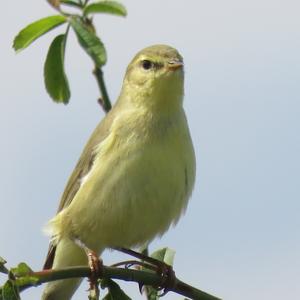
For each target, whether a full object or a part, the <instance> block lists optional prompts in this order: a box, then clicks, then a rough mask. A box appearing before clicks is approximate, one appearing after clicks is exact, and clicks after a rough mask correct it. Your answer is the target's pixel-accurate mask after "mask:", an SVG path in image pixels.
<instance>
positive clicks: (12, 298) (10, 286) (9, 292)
mask: <svg viewBox="0 0 300 300" xmlns="http://www.w3.org/2000/svg"><path fill="white" fill-rule="evenodd" d="M2 299H3V300H20V299H21V298H20V295H19V290H18V287H17V286H16V285H15V284H14V282H13V281H12V280H8V281H6V283H5V284H4V286H3V287H2Z"/></svg>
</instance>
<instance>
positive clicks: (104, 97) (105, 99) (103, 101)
mask: <svg viewBox="0 0 300 300" xmlns="http://www.w3.org/2000/svg"><path fill="white" fill-rule="evenodd" d="M93 74H94V75H95V77H96V80H97V83H98V86H99V89H100V92H101V98H99V100H98V102H99V104H100V105H101V106H102V108H103V110H104V111H105V112H106V113H107V112H109V111H110V109H111V102H110V100H109V96H108V93H107V90H106V86H105V82H104V78H103V71H102V69H101V68H99V67H97V66H95V68H94V70H93Z"/></svg>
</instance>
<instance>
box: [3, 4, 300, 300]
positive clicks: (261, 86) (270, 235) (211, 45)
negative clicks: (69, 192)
mask: <svg viewBox="0 0 300 300" xmlns="http://www.w3.org/2000/svg"><path fill="white" fill-rule="evenodd" d="M18 2H20V3H18ZM123 3H124V4H125V5H126V6H127V8H128V12H129V14H128V17H127V18H126V19H122V18H118V17H113V16H97V17H96V25H97V29H98V32H99V33H100V35H101V37H102V39H103V41H104V43H105V44H106V46H107V49H108V64H107V66H106V67H105V69H104V71H105V77H106V80H107V85H108V88H109V92H110V95H111V97H112V98H113V99H115V98H116V97H117V95H118V92H119V90H120V85H121V82H122V77H123V74H124V71H125V68H126V65H127V63H128V62H129V60H130V59H131V58H132V56H133V55H134V54H135V53H136V52H137V51H138V50H140V49H141V48H143V47H145V46H148V45H151V44H156V43H165V44H170V45H173V46H175V47H176V48H178V49H179V50H180V52H181V53H182V55H183V56H184V58H185V67H186V97H185V108H186V111H187V115H188V119H189V124H190V128H191V132H192V136H193V140H194V144H195V148H196V153H197V161H198V167H197V183H196V187H195V191H194V194H193V197H192V200H191V202H190V205H189V208H188V210H187V213H186V215H185V217H184V218H182V219H181V221H180V223H179V224H178V226H177V227H176V228H175V229H172V230H170V231H169V232H168V233H167V234H166V235H165V236H164V237H163V238H162V239H161V240H157V241H155V242H154V244H153V246H152V248H157V247H162V246H166V245H168V246H170V247H171V248H174V249H176V251H177V253H176V259H175V270H176V273H177V275H178V277H180V278H181V279H184V280H185V281H187V282H189V283H190V284H193V285H195V286H197V287H199V288H201V289H203V290H205V291H207V292H211V293H213V294H215V295H217V296H220V297H222V298H224V299H227V300H229V299H230V300H241V299H243V300H250V299H251V300H253V299H256V300H266V299H272V300H279V299H280V300H281V299H299V298H300V285H299V280H300V257H299V256H300V255H299V253H300V236H299V228H300V203H299V200H300V197H299V196H300V191H299V190H300V158H299V154H300V134H299V131H300V121H299V116H300V55H299V53H300V18H299V11H300V2H299V1H298V0H272V1H271V0H252V1H241V0H228V1H223V0H215V1H204V0H199V1H192V0H187V1H174V0H165V1H160V0H152V1H133V0H127V1H123ZM1 7H2V12H4V13H3V15H2V17H1V21H0V22H1V26H0V37H1V48H0V62H1V68H0V76H1V78H0V79H1V81H0V82H1V89H0V94H1V95H0V101H1V110H0V136H1V147H0V164H1V172H0V207H1V223H0V224H1V226H0V237H1V240H0V256H3V257H4V258H6V259H7V260H8V263H9V266H14V265H16V264H17V263H18V262H20V261H26V262H27V263H28V264H29V265H30V266H32V268H33V269H36V270H38V269H40V267H41V265H42V263H43V260H44V257H45V254H46V251H47V244H48V240H47V237H45V236H44V235H43V233H42V227H43V225H44V224H45V223H46V222H47V220H48V219H49V218H50V217H51V216H53V214H54V213H55V211H56V208H57V205H58V201H59V197H60V194H61V192H62V190H63V188H64V185H65V182H66V180H67V177H68V175H69V174H70V172H71V170H72V169H73V167H74V164H75V162H76V160H77V158H78V157H79V154H80V152H81V149H82V147H83V145H84V143H85V141H86V140H87V138H88V136H89V134H90V133H91V131H92V130H93V128H94V127H95V126H96V124H97V122H98V120H99V119H100V118H102V116H103V113H102V112H101V110H100V108H99V107H98V106H97V104H96V98H97V97H98V90H97V86H96V83H95V81H94V78H93V77H92V75H91V74H90V72H91V69H92V65H91V63H90V61H89V59H88V58H87V56H86V55H85V53H84V52H83V51H82V50H81V49H80V48H79V47H78V46H77V44H76V43H75V39H74V36H73V35H72V37H71V39H70V44H69V45H68V49H67V54H66V56H67V62H66V69H67V73H68V74H69V78H70V85H71V88H72V99H71V103H70V105H68V106H64V105H57V104H54V103H52V102H51V100H50V99H49V97H48V95H47V94H46V92H45V89H44V86H43V80H42V72H43V71H42V63H43V61H44V59H45V55H46V51H47V46H48V45H49V43H50V41H51V39H50V38H49V37H43V38H42V39H40V40H39V41H37V42H36V43H35V44H34V45H33V46H31V47H30V48H29V49H26V50H25V51H24V52H22V53H20V54H18V55H15V54H14V53H13V51H12V49H11V43H12V39H13V37H14V35H15V34H16V33H17V32H18V30H20V29H21V28H22V27H23V26H25V25H27V24H28V23H29V22H31V21H34V20H35V19H38V18H41V17H43V16H46V15H49V14H53V13H54V12H53V11H52V9H51V8H50V7H49V6H48V4H47V3H46V1H34V0H27V1H5V2H4V3H3V4H2V6H1ZM61 30H62V28H61V29H57V30H55V32H54V33H53V34H51V35H52V37H54V36H55V34H57V33H60V32H61ZM112 259H114V260H116V259H120V256H117V255H115V254H111V253H109V252H108V253H106V254H105V255H104V262H106V263H109V262H110V261H112ZM0 279H4V278H3V277H2V276H0ZM86 288H87V284H86V283H85V284H84V285H83V288H82V289H81V291H80V293H79V294H77V296H75V297H74V299H75V300H76V299H84V297H85V292H84V289H86ZM127 291H128V293H129V294H130V295H131V296H132V297H133V298H134V299H142V298H141V297H140V296H138V293H137V286H135V285H129V288H127ZM40 292H41V288H36V289H31V290H30V291H27V292H25V293H24V294H23V299H26V300H29V299H38V297H39V295H40ZM165 299H182V297H177V296H175V295H174V294H170V295H169V296H167V297H166V298H165Z"/></svg>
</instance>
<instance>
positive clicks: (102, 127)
mask: <svg viewBox="0 0 300 300" xmlns="http://www.w3.org/2000/svg"><path fill="white" fill-rule="evenodd" d="M115 111H116V110H115V109H112V110H111V111H110V112H109V113H108V114H107V115H106V116H105V118H104V119H103V120H102V121H101V122H100V123H99V124H98V126H97V127H96V129H95V130H94V132H93V134H92V136H91V137H90V139H89V141H88V142H87V144H86V146H85V147H84V149H83V152H82V154H81V156H80V158H79V160H78V162H77V165H76V167H75V169H74V170H73V173H72V174H71V176H70V178H69V180H68V183H67V185H66V188H65V190H64V192H63V195H62V197H61V200H60V204H59V207H58V210H57V213H59V212H60V211H61V210H63V209H64V208H66V207H68V206H69V205H70V203H71V202H72V200H73V198H74V196H75V195H76V193H77V191H78V190H79V188H80V184H81V179H82V178H83V177H84V176H85V175H87V174H88V172H89V171H90V169H91V167H92V165H93V162H94V159H95V153H94V149H95V147H96V146H97V145H98V144H99V143H101V142H102V141H103V140H104V139H105V138H106V137H107V136H108V135H109V132H110V128H111V124H112V123H113V121H114V119H115V117H116V113H115ZM55 250H56V246H55V245H54V244H53V243H50V246H49V250H48V254H47V257H46V261H45V264H44V269H51V267H52V265H53V260H54V257H55Z"/></svg>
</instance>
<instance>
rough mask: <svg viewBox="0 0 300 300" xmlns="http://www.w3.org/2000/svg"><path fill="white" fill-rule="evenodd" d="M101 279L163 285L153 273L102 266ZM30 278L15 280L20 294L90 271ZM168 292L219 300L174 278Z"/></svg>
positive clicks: (73, 269)
mask: <svg viewBox="0 0 300 300" xmlns="http://www.w3.org/2000/svg"><path fill="white" fill-rule="evenodd" d="M102 271H103V272H102V274H101V275H102V276H101V279H103V278H110V279H119V280H124V281H132V282H136V283H138V284H139V285H151V286H154V287H159V286H162V285H163V278H162V277H161V276H160V275H158V274H156V273H153V272H147V271H140V270H131V269H123V268H115V267H108V266H103V270H102ZM27 276H30V278H34V281H32V282H30V281H26V280H24V277H18V278H17V279H16V285H17V286H18V288H19V290H20V292H21V291H24V290H25V289H27V288H30V287H32V286H37V285H40V284H42V283H45V282H50V281H54V280H59V279H69V278H78V277H90V276H91V270H90V268H88V267H69V268H65V269H59V270H58V269H57V270H44V271H39V272H32V273H30V274H27ZM168 291H172V292H174V293H177V294H180V295H183V296H185V297H188V298H190V299H193V300H220V299H219V298H217V297H214V296H212V295H209V294H207V293H205V292H203V291H201V290H198V289H196V288H195V287H192V286H190V285H188V284H186V283H184V282H183V281H181V280H179V279H178V278H176V277H175V280H174V284H173V285H172V287H169V288H168Z"/></svg>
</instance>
